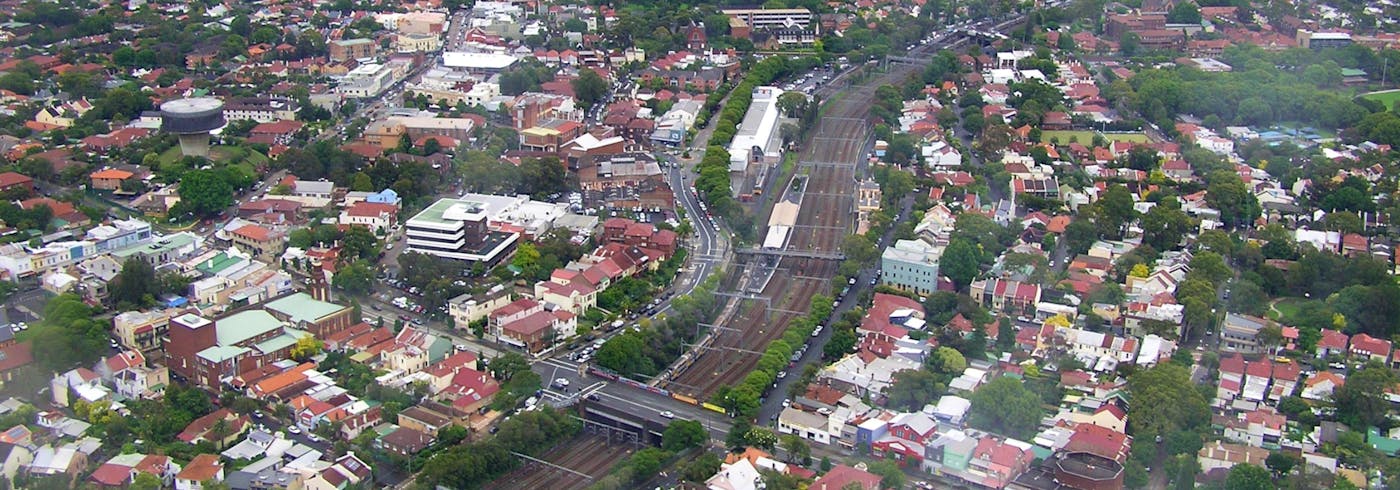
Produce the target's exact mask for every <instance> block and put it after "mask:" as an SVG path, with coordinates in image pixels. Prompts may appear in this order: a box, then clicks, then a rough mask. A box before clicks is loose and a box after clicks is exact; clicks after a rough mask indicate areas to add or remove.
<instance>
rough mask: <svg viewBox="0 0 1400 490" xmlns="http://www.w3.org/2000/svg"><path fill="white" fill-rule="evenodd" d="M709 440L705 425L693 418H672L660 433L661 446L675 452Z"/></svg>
mask: <svg viewBox="0 0 1400 490" xmlns="http://www.w3.org/2000/svg"><path fill="white" fill-rule="evenodd" d="M709 440H710V435H709V434H708V433H707V432H705V426H704V425H701V424H700V422H697V421H694V420H673V421H671V423H670V424H669V425H667V426H666V431H665V432H664V433H662V434H661V447H662V448H663V449H665V450H667V451H672V452H677V451H684V450H686V449H690V448H696V447H701V446H703V445H704V444H705V442H707V441H709Z"/></svg>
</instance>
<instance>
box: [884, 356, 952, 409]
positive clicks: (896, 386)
mask: <svg viewBox="0 0 1400 490" xmlns="http://www.w3.org/2000/svg"><path fill="white" fill-rule="evenodd" d="M955 352H956V351H955ZM960 356H961V355H960ZM945 388H946V387H945V386H943V384H942V383H940V382H939V379H938V376H937V375H935V374H933V373H931V372H928V371H925V370H922V369H906V370H903V371H899V372H896V373H894V383H893V384H891V385H890V387H889V388H888V389H886V390H885V396H886V397H887V402H886V403H887V404H888V405H889V406H890V407H891V408H902V409H906V410H911V411H914V410H919V409H921V408H923V407H924V405H926V404H928V403H929V402H930V401H933V400H934V399H935V398H937V397H938V396H939V395H941V394H942V393H943V391H944V390H945Z"/></svg>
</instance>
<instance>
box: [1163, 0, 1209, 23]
mask: <svg viewBox="0 0 1400 490" xmlns="http://www.w3.org/2000/svg"><path fill="white" fill-rule="evenodd" d="M1167 22H1169V23H1172V24H1200V23H1201V9H1200V7H1197V6H1196V4H1195V3H1192V2H1181V3H1178V4H1176V6H1175V7H1172V10H1171V11H1170V12H1167Z"/></svg>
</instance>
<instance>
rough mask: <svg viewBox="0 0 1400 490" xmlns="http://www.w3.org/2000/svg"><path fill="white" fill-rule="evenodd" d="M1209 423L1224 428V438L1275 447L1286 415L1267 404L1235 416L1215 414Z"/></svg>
mask: <svg viewBox="0 0 1400 490" xmlns="http://www.w3.org/2000/svg"><path fill="white" fill-rule="evenodd" d="M1212 419H1213V420H1212V424H1211V425H1220V426H1222V427H1224V428H1225V438H1226V439H1229V440H1232V441H1240V442H1243V443H1245V444H1247V445H1249V446H1251V447H1266V448H1267V447H1276V446H1278V444H1279V442H1280V441H1281V439H1282V438H1283V430H1284V426H1285V425H1286V424H1287V423H1288V417H1285V416H1283V415H1282V414H1280V413H1278V412H1277V411H1275V410H1274V409H1273V408H1271V407H1268V406H1261V407H1260V408H1258V409H1255V410H1250V411H1248V412H1244V413H1241V414H1239V415H1237V416H1235V417H1227V416H1222V415H1216V416H1215V417H1213V418H1212Z"/></svg>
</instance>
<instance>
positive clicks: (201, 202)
mask: <svg viewBox="0 0 1400 490" xmlns="http://www.w3.org/2000/svg"><path fill="white" fill-rule="evenodd" d="M178 193H179V195H180V202H179V203H178V204H176V208H177V209H179V210H180V211H184V212H188V213H191V214H193V215H195V216H197V217H200V218H210V217H213V216H214V215H217V214H219V213H221V212H223V211H224V210H225V209H227V208H228V207H229V206H232V205H233V186H231V185H229V183H228V182H227V181H225V180H224V179H222V178H220V177H219V175H218V174H217V173H216V172H214V171H212V170H192V171H189V172H185V173H184V175H182V176H181V177H180V188H179V191H178ZM172 212H174V211H173V210H172Z"/></svg>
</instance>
